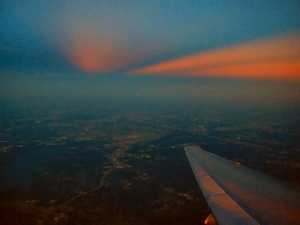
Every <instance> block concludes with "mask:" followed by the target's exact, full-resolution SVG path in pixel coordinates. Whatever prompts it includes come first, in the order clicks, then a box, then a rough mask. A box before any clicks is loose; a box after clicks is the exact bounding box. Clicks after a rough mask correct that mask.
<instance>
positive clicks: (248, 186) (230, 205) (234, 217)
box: [184, 146, 300, 225]
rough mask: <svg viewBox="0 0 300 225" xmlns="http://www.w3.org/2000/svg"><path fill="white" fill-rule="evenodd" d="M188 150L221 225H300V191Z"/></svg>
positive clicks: (192, 149) (273, 179)
mask: <svg viewBox="0 0 300 225" xmlns="http://www.w3.org/2000/svg"><path fill="white" fill-rule="evenodd" d="M184 149H185V152H186V155H187V158H188V160H189V162H190V165H191V167H192V170H193V172H194V175H195V177H196V180H197V182H198V184H199V186H200V188H201V190H202V193H203V195H204V197H205V198H206V200H207V202H208V205H209V207H210V209H211V211H212V213H213V214H214V217H215V219H216V221H217V222H218V224H219V225H222V224H230V225H233V224H300V191H299V189H296V188H295V187H292V186H290V185H289V184H287V183H284V182H282V181H280V180H277V179H275V178H273V177H270V176H267V175H265V174H262V173H260V172H257V171H254V170H251V169H249V168H246V167H243V166H237V165H236V164H235V163H233V162H231V161H229V160H227V159H224V158H221V157H219V156H217V155H214V154H212V153H209V152H207V151H204V150H203V149H201V148H200V147H199V146H188V147H185V148H184Z"/></svg>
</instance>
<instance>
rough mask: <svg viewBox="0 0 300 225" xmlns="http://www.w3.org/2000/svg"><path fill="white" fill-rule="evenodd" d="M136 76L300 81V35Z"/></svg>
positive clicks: (148, 69) (177, 62)
mask: <svg viewBox="0 0 300 225" xmlns="http://www.w3.org/2000/svg"><path fill="white" fill-rule="evenodd" d="M134 73H135V74H169V75H180V76H210V77H211V76H214V77H243V78H263V79H292V80H295V79H296V80H300V34H299V33H296V34H291V35H286V36H284V37H278V38H272V39H268V40H262V41H256V42H251V43H246V44H240V45H236V46H230V47H226V48H222V49H216V50H212V51H209V52H204V53H199V54H194V55H189V56H185V57H182V58H178V59H173V60H169V61H166V62H161V63H158V64H155V65H151V66H148V67H144V68H140V69H137V70H135V71H134Z"/></svg>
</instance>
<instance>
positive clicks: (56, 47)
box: [0, 0, 300, 75]
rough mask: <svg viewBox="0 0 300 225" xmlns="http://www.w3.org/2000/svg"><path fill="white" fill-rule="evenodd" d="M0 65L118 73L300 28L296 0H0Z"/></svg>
mask: <svg viewBox="0 0 300 225" xmlns="http://www.w3.org/2000/svg"><path fill="white" fill-rule="evenodd" d="M1 15H2V18H3V19H2V22H1V28H0V60H1V63H0V66H1V71H28V72H30V71H34V72H35V73H39V72H40V73H45V74H47V73H48V72H51V73H57V74H61V73H76V72H78V73H87V74H93V75H95V74H96V75H98V74H99V75H101V74H104V73H116V72H119V73H122V72H124V71H125V72H126V71H128V70H130V69H132V68H138V67H140V66H146V65H148V64H152V63H157V62H160V61H163V60H166V59H172V58H176V57H180V56H184V55H189V54H192V53H199V52H204V51H208V50H211V49H218V48H222V47H225V46H228V45H234V44H237V43H243V42H247V41H252V40H256V39H260V38H265V37H267V38H268V37H273V36H276V35H282V34H285V33H290V32H295V31H299V29H300V3H299V1H296V0H295V1H292V0H289V1H262V0H260V1H258V0H254V1H226V2H224V1H220V0H219V1H171V0H166V1H147V0H142V1H131V0H124V1H92V0H86V1H79V0H72V1H71V0H69V1H68V0H60V1H58V0H52V1H50V0H44V1H36V0H35V1H34V0H23V1H3V2H2V7H1Z"/></svg>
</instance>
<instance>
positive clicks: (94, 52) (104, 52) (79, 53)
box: [63, 28, 132, 73]
mask: <svg viewBox="0 0 300 225" xmlns="http://www.w3.org/2000/svg"><path fill="white" fill-rule="evenodd" d="M67 39H68V42H67V43H65V46H63V54H64V56H65V57H66V58H67V60H68V61H70V62H71V63H72V64H73V65H75V66H76V67H77V68H79V69H81V70H83V71H85V72H89V73H96V72H108V71H112V70H117V69H119V68H121V67H123V66H125V65H127V64H130V62H131V61H132V60H131V59H130V57H128V56H126V55H125V52H126V48H125V46H124V44H123V43H124V42H123V39H122V37H120V36H119V37H117V38H116V37H114V36H112V35H109V34H108V33H107V32H105V31H96V30H91V29H85V28H82V29H78V30H77V32H73V33H72V34H70V35H69V37H68V38H67Z"/></svg>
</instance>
